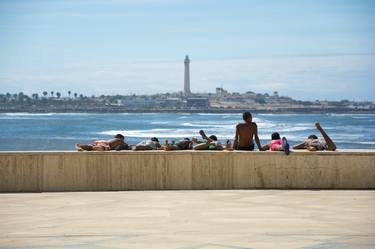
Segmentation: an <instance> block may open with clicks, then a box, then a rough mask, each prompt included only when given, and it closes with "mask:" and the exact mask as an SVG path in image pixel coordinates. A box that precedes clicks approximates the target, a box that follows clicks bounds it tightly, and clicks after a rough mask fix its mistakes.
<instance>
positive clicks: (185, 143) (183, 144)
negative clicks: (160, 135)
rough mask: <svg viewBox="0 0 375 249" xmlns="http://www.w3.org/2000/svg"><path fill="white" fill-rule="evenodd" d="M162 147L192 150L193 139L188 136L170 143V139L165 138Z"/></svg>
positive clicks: (165, 148)
mask: <svg viewBox="0 0 375 249" xmlns="http://www.w3.org/2000/svg"><path fill="white" fill-rule="evenodd" d="M162 147H163V149H164V150H191V149H193V141H191V140H190V139H189V138H187V137H186V138H184V139H182V140H180V141H178V142H177V143H175V142H174V141H173V143H172V144H170V143H169V142H168V140H164V144H163V145H162Z"/></svg>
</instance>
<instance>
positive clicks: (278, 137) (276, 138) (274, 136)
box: [271, 132, 281, 140]
mask: <svg viewBox="0 0 375 249" xmlns="http://www.w3.org/2000/svg"><path fill="white" fill-rule="evenodd" d="M271 139H272V140H278V139H281V138H280V134H279V133H278V132H274V133H272V135H271Z"/></svg>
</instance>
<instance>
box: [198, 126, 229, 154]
mask: <svg viewBox="0 0 375 249" xmlns="http://www.w3.org/2000/svg"><path fill="white" fill-rule="evenodd" d="M199 134H200V135H201V136H202V139H203V140H198V139H196V138H192V141H193V142H194V143H196V145H195V146H194V150H223V149H224V147H223V146H222V145H221V143H220V142H219V141H218V140H217V137H216V136H215V135H211V136H209V137H207V135H206V133H205V132H204V131H203V130H200V131H199Z"/></svg>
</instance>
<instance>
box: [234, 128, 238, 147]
mask: <svg viewBox="0 0 375 249" xmlns="http://www.w3.org/2000/svg"><path fill="white" fill-rule="evenodd" d="M237 148H238V125H237V126H236V135H234V141H233V149H234V150H236V149H237Z"/></svg>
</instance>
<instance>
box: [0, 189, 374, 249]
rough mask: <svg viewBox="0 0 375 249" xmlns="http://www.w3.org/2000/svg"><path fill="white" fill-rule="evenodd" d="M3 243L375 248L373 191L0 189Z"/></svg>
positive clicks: (99, 248) (100, 248)
mask: <svg viewBox="0 0 375 249" xmlns="http://www.w3.org/2000/svg"><path fill="white" fill-rule="evenodd" d="M4 248H9V249H13V248H38V249H39V248H40V249H43V248H54V249H55V248H78V249H81V248H84V249H86V248H87V249H88V248H90V249H91V248H93V249H107V248H142V249H145V248H146V249H147V248H178V249H193V248H199V249H209V248H219V249H224V248H227V249H228V248H229V249H239V248H256V249H258V248H301V249H302V248H303V249H314V248H316V249H328V248H335V249H336V248H345V249H347V248H355V249H358V248H364V249H367V248H375V191H281V190H259V191H257V190H248V191H247V190H225V191H145V192H80V193H78V192H76V193H67V192H65V193H42V194H37V193H35V194H0V249H4Z"/></svg>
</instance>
